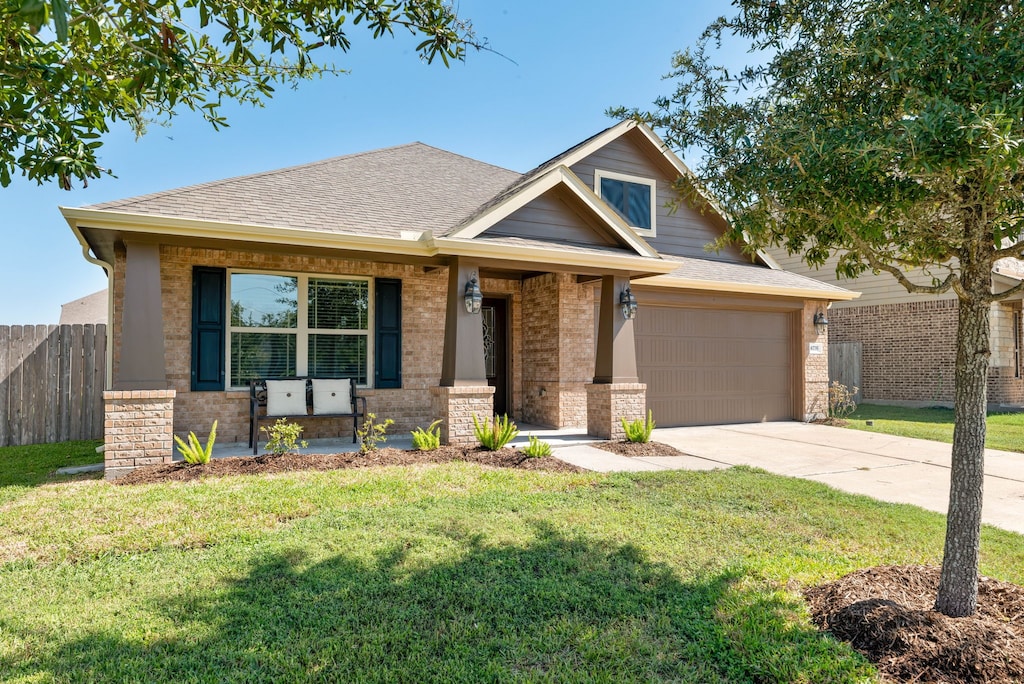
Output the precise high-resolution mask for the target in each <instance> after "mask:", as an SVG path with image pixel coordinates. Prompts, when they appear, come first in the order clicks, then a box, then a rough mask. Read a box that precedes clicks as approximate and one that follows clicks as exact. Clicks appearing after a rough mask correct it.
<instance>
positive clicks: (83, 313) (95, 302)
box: [60, 288, 107, 325]
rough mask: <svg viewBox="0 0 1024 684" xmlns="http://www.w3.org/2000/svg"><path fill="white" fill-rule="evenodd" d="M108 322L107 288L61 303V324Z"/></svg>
mask: <svg viewBox="0 0 1024 684" xmlns="http://www.w3.org/2000/svg"><path fill="white" fill-rule="evenodd" d="M106 322H107V289H106V288H104V289H102V290H100V291H99V292H93V293H92V294H91V295H86V296H84V297H81V298H79V299H75V300H73V301H70V302H68V303H67V304H61V305H60V325H76V324H80V325H89V324H101V323H104V324H105V323H106Z"/></svg>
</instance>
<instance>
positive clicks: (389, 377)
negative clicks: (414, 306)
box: [373, 278, 402, 389]
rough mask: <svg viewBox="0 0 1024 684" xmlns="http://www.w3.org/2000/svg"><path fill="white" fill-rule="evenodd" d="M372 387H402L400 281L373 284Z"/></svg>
mask: <svg viewBox="0 0 1024 684" xmlns="http://www.w3.org/2000/svg"><path fill="white" fill-rule="evenodd" d="M375 289H376V298H377V304H376V307H377V308H376V316H375V319H376V320H375V321H374V323H375V325H376V327H377V331H376V334H375V337H374V349H373V354H374V365H375V366H376V368H375V369H374V387H378V388H383V389H386V388H393V387H401V386H402V281H401V280H391V279H385V278H378V279H377V281H376V288H375Z"/></svg>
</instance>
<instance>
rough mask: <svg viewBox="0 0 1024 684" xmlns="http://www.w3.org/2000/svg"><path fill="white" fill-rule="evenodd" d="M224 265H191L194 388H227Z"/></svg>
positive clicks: (198, 389) (199, 389)
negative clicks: (221, 266) (222, 266)
mask: <svg viewBox="0 0 1024 684" xmlns="http://www.w3.org/2000/svg"><path fill="white" fill-rule="evenodd" d="M224 297H225V271H224V269H223V268H208V267H205V266H194V267H193V268H192V391H193V392H204V391H210V390H223V389H224V364H225V354H224V339H225V337H226V335H225V331H226V326H225V323H226V321H225V320H224V319H225V316H226V314H227V312H226V309H227V306H226V302H225V301H224Z"/></svg>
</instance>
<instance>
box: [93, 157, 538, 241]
mask: <svg viewBox="0 0 1024 684" xmlns="http://www.w3.org/2000/svg"><path fill="white" fill-rule="evenodd" d="M519 177H520V174H518V173H516V172H515V171H509V170H508V169H503V168H500V167H497V166H493V165H491V164H486V163H484V162H480V161H477V160H475V159H470V158H468V157H463V156H461V155H457V154H454V153H451V152H446V151H444V150H439V149H437V148H435V147H430V146H429V145H424V144H423V143H411V144H408V145H401V146H398V147H389V148H384V149H380V150H375V151H372V152H362V153H359V154H352V155H347V156H344V157H335V158H333V159H325V160H323V161H319V162H313V163H311V164H304V165H302V166H293V167H290V168H286V169H279V170H276V171H268V172H265V173H257V174H253V175H248V176H238V177H236V178H228V179H226V180H219V181H214V182H210V183H202V184H200V185H192V186H188V187H184V188H178V189H175V190H167V191H164V192H158V193H154V194H150V195H142V196H139V197H130V198H128V199H122V200H116V201H112V202H104V203H102V204H95V205H91V206H89V207H86V208H88V209H103V210H107V211H119V212H127V213H133V214H145V215H152V216H174V217H179V218H185V219H198V220H206V221H220V222H228V223H239V224H248V225H261V226H275V227H281V228H304V229H309V230H322V231H329V232H339V233H361V234H366V235H376V236H382V237H385V236H386V237H391V236H395V237H397V236H398V234H399V231H402V230H420V231H422V230H432V231H435V232H437V233H443V232H447V230H448V229H449V228H451V227H452V226H455V225H456V224H458V223H459V222H460V221H461V220H462V219H463V218H465V217H466V216H468V215H470V214H471V213H473V211H474V210H475V209H477V207H479V206H480V205H481V204H484V203H485V202H487V201H488V200H489V199H491V198H492V197H493V196H494V195H495V194H496V193H498V192H500V191H501V190H502V189H504V188H506V187H508V186H509V185H510V184H511V183H513V182H514V181H516V180H517V179H518V178H519Z"/></svg>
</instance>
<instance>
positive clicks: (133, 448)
mask: <svg viewBox="0 0 1024 684" xmlns="http://www.w3.org/2000/svg"><path fill="white" fill-rule="evenodd" d="M103 411H104V412H103V445H104V448H103V461H104V468H105V471H104V476H105V477H106V479H108V480H113V479H116V478H118V477H120V476H122V475H125V474H127V473H129V472H131V471H132V470H133V469H135V468H137V467H139V466H146V465H157V464H160V463H170V462H171V460H172V458H173V456H174V451H173V449H174V439H173V436H172V424H173V420H174V419H173V416H174V390H129V391H107V392H104V393H103Z"/></svg>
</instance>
